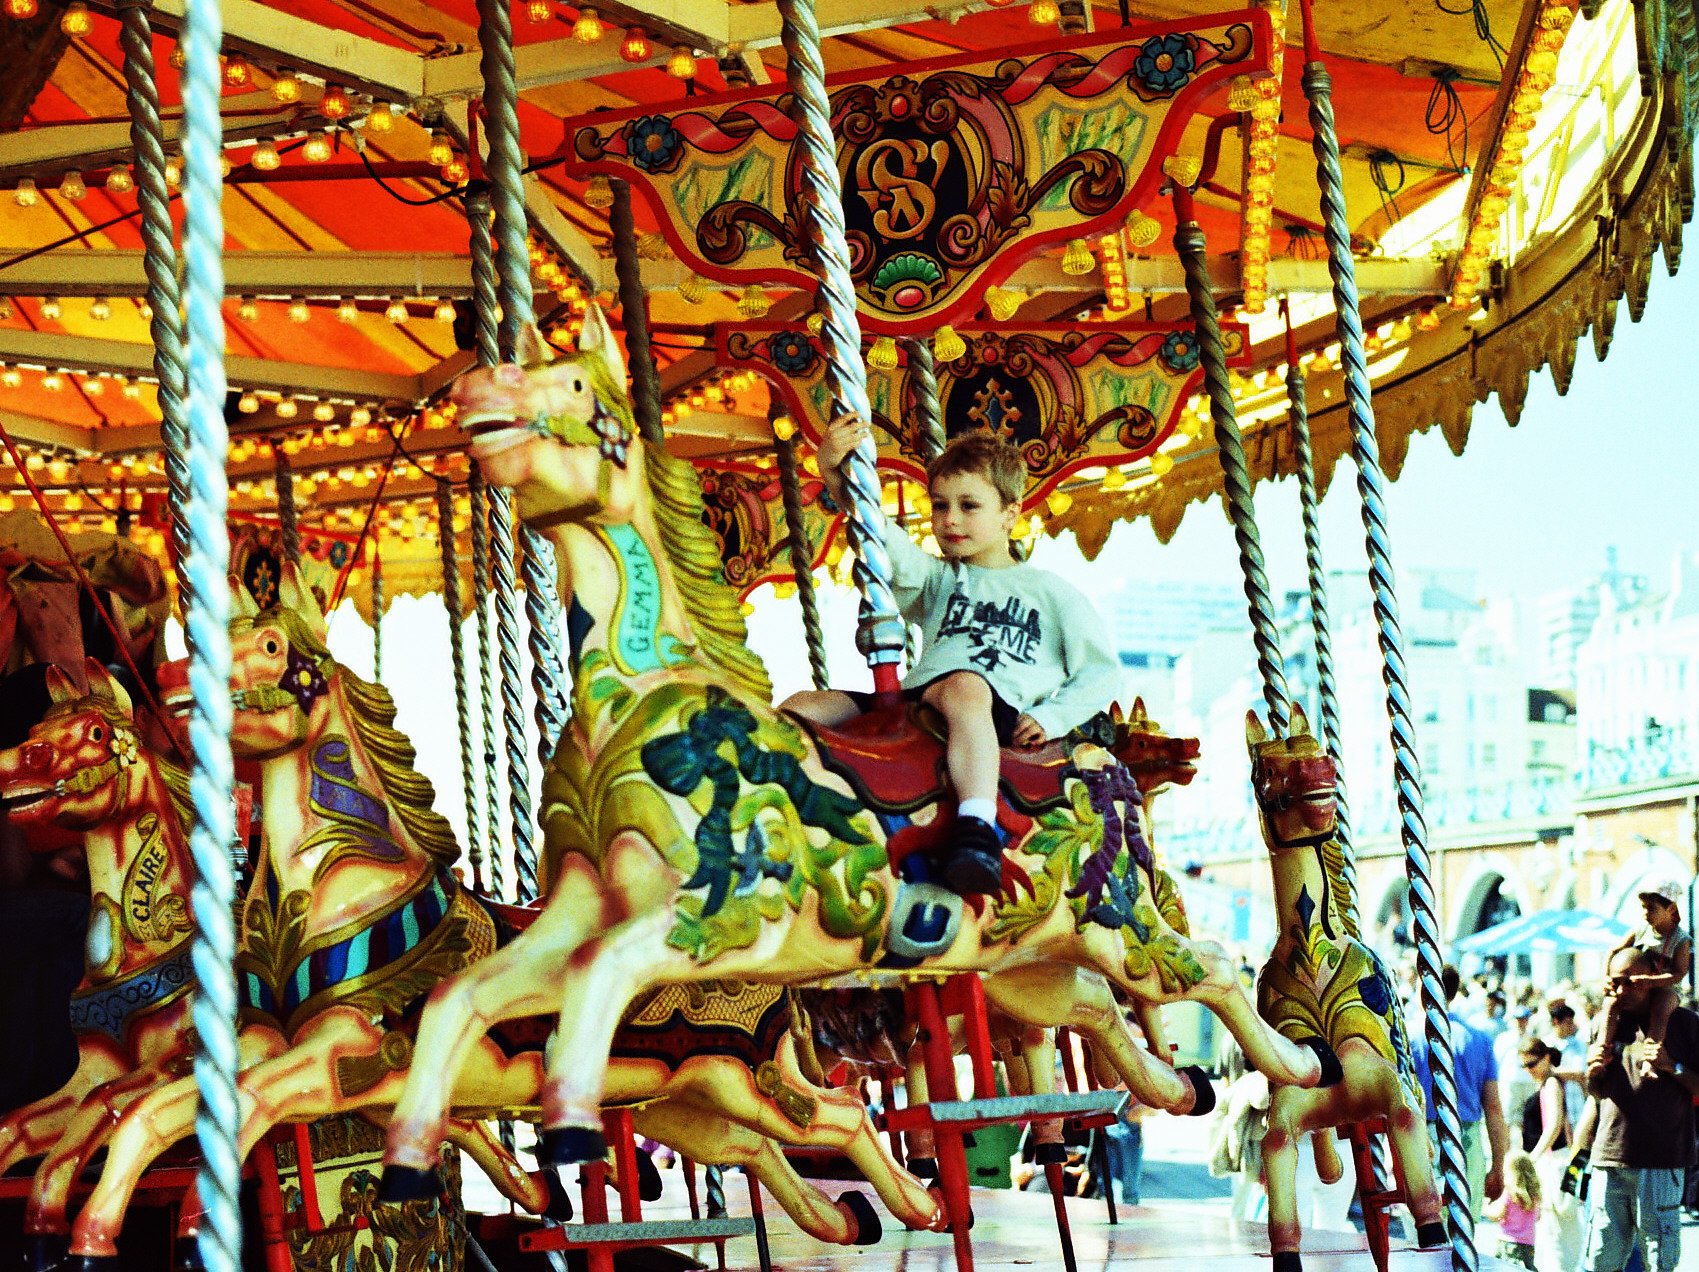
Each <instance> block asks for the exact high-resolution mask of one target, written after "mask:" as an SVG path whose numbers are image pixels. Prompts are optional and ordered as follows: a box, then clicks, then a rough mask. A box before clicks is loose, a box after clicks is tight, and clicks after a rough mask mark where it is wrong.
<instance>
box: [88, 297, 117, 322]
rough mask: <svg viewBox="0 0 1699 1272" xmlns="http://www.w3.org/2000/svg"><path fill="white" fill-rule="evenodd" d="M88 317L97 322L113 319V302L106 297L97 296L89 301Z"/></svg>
mask: <svg viewBox="0 0 1699 1272" xmlns="http://www.w3.org/2000/svg"><path fill="white" fill-rule="evenodd" d="M88 316H89V317H90V318H92V319H94V320H95V321H96V322H105V321H106V320H107V319H109V318H111V317H112V302H111V301H110V300H108V299H106V297H104V296H96V297H95V298H94V299H93V300H91V301H89V305H88Z"/></svg>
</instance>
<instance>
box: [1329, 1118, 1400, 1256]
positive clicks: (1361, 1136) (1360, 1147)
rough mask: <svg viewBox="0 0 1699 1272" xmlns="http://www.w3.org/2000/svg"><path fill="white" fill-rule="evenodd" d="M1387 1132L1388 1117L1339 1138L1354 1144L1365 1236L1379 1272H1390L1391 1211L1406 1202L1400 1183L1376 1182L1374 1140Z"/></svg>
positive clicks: (1341, 1132)
mask: <svg viewBox="0 0 1699 1272" xmlns="http://www.w3.org/2000/svg"><path fill="white" fill-rule="evenodd" d="M1385 1131H1386V1119H1385V1118H1384V1117H1374V1118H1369V1119H1367V1120H1366V1121H1362V1122H1353V1123H1351V1124H1350V1125H1349V1126H1342V1127H1340V1128H1339V1138H1340V1139H1343V1140H1348V1141H1349V1142H1350V1144H1351V1160H1352V1162H1353V1164H1354V1165H1355V1166H1356V1168H1357V1196H1358V1198H1359V1199H1360V1200H1361V1202H1362V1206H1363V1232H1364V1234H1365V1235H1366V1236H1367V1237H1368V1241H1369V1253H1370V1255H1372V1256H1373V1257H1374V1261H1375V1268H1376V1270H1377V1272H1386V1267H1387V1260H1388V1258H1389V1257H1390V1254H1389V1251H1390V1250H1391V1246H1392V1238H1391V1221H1390V1220H1389V1219H1388V1217H1387V1209H1388V1208H1389V1207H1391V1206H1394V1205H1397V1204H1398V1203H1400V1202H1402V1201H1404V1200H1405V1197H1404V1193H1403V1191H1402V1190H1401V1189H1400V1188H1399V1187H1398V1186H1397V1184H1396V1183H1393V1184H1390V1185H1387V1186H1382V1185H1381V1184H1379V1183H1377V1181H1376V1180H1375V1159H1374V1148H1373V1145H1374V1137H1375V1136H1376V1135H1379V1134H1382V1133H1384V1132H1385Z"/></svg>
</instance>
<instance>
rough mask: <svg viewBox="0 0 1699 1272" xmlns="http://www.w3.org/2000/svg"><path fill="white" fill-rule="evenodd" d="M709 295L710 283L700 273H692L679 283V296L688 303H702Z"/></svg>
mask: <svg viewBox="0 0 1699 1272" xmlns="http://www.w3.org/2000/svg"><path fill="white" fill-rule="evenodd" d="M707 295H708V283H707V280H705V279H704V278H703V277H702V275H700V274H692V275H691V276H690V277H689V278H687V279H685V280H684V281H683V282H682V283H680V284H679V285H678V298H679V299H680V300H682V301H683V302H684V303H685V304H687V305H700V304H701V303H702V301H703V300H704V299H705V298H706V297H707Z"/></svg>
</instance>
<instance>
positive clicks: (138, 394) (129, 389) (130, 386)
mask: <svg viewBox="0 0 1699 1272" xmlns="http://www.w3.org/2000/svg"><path fill="white" fill-rule="evenodd" d="M119 388H120V391H121V392H122V393H123V394H124V396H125V397H127V398H128V399H129V400H130V401H132V402H139V401H141V400H142V386H141V385H140V384H138V383H137V382H136V381H134V380H125V381H124V383H123V384H122V385H121V386H119Z"/></svg>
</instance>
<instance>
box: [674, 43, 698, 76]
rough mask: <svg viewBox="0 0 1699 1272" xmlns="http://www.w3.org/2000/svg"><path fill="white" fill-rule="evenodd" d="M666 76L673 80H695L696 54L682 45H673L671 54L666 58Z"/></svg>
mask: <svg viewBox="0 0 1699 1272" xmlns="http://www.w3.org/2000/svg"><path fill="white" fill-rule="evenodd" d="M667 74H668V75H671V76H672V77H673V78H674V79H681V80H688V79H695V78H696V54H695V53H694V52H692V51H691V50H690V49H688V48H686V47H685V46H684V45H682V44H675V45H673V51H672V54H671V56H669V57H668V58H667Z"/></svg>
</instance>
